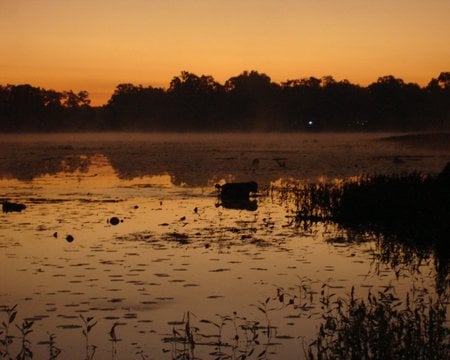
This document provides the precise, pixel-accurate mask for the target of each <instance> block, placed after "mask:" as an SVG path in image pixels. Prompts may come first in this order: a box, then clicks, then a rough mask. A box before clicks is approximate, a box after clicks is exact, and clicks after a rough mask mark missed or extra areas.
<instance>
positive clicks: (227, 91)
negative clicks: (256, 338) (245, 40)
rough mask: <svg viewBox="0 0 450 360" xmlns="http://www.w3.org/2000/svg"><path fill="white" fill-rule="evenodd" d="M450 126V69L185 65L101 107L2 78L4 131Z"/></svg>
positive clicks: (0, 125)
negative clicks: (429, 72) (376, 71)
mask: <svg viewBox="0 0 450 360" xmlns="http://www.w3.org/2000/svg"><path fill="white" fill-rule="evenodd" d="M428 129H439V130H450V72H442V73H440V74H439V75H438V76H437V77H436V78H433V79H431V80H430V82H429V83H428V84H427V86H424V87H421V86H419V85H417V84H414V83H406V82H404V81H403V80H402V79H399V78H396V77H395V76H393V75H387V76H381V77H379V78H378V79H377V81H375V82H373V83H372V84H369V85H368V86H366V87H363V86H360V85H358V84H352V83H350V82H349V81H348V80H342V81H337V80H335V79H334V78H333V77H332V76H329V75H328V76H324V77H322V78H317V77H308V78H299V79H290V80H287V81H285V82H282V83H280V84H278V83H275V82H273V81H272V80H271V78H270V77H269V76H268V75H267V74H264V73H260V72H258V71H255V70H252V71H244V72H242V73H241V74H239V75H237V76H234V77H231V78H230V79H228V80H227V81H225V82H224V84H220V83H219V82H217V81H216V80H215V79H214V78H213V77H212V76H210V75H196V74H193V73H191V72H188V71H182V72H181V73H180V75H178V76H175V77H173V78H172V80H171V82H170V86H169V88H168V89H163V88H155V87H152V86H148V87H144V86H142V85H134V84H129V83H124V84H119V85H117V87H116V89H115V91H114V93H113V94H112V96H111V98H110V99H109V101H108V102H107V104H106V105H104V106H102V107H93V106H91V101H90V99H89V94H88V92H86V91H79V92H78V93H76V92H73V91H72V90H69V91H63V92H58V91H55V90H51V89H42V88H39V87H33V86H31V85H28V84H24V85H4V86H2V85H0V132H25V131H26V132H44V131H50V132H51V131H101V130H104V131H111V130H114V131H115V130H128V131H141V130H142V131H411V130H428Z"/></svg>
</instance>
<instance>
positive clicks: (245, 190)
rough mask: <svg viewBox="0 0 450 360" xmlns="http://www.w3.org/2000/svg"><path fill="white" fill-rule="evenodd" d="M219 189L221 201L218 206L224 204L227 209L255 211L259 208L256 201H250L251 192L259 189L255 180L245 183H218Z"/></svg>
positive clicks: (217, 187)
mask: <svg viewBox="0 0 450 360" xmlns="http://www.w3.org/2000/svg"><path fill="white" fill-rule="evenodd" d="M216 189H217V190H219V199H220V202H218V203H216V206H220V205H222V206H223V207H224V208H227V209H237V210H249V211H255V210H256V209H257V208H258V204H257V202H256V201H250V193H251V192H257V191H258V184H257V183H256V182H254V181H249V182H243V183H227V184H224V185H219V184H216Z"/></svg>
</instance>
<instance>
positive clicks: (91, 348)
mask: <svg viewBox="0 0 450 360" xmlns="http://www.w3.org/2000/svg"><path fill="white" fill-rule="evenodd" d="M80 318H81V320H82V321H83V330H82V334H83V336H84V339H85V349H86V360H92V359H93V358H94V355H95V350H96V346H95V345H89V333H90V332H91V330H92V328H93V327H94V326H95V325H97V321H93V320H94V317H92V316H88V317H86V318H85V317H84V316H83V315H82V314H80Z"/></svg>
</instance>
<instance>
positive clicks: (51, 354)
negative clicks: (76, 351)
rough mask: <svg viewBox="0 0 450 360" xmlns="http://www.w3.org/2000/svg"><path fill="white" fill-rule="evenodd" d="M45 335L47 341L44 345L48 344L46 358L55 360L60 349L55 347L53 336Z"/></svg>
mask: <svg viewBox="0 0 450 360" xmlns="http://www.w3.org/2000/svg"><path fill="white" fill-rule="evenodd" d="M47 334H48V341H46V342H45V343H47V344H48V358H49V360H55V359H56V358H57V357H58V356H59V354H60V353H61V349H59V348H58V347H57V346H56V341H55V335H54V334H50V333H47Z"/></svg>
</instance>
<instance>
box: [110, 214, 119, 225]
mask: <svg viewBox="0 0 450 360" xmlns="http://www.w3.org/2000/svg"><path fill="white" fill-rule="evenodd" d="M109 223H110V224H111V225H117V224H119V223H120V219H119V218H118V217H117V216H113V217H112V218H111V219H109Z"/></svg>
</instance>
